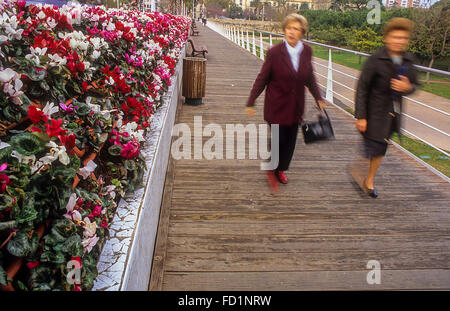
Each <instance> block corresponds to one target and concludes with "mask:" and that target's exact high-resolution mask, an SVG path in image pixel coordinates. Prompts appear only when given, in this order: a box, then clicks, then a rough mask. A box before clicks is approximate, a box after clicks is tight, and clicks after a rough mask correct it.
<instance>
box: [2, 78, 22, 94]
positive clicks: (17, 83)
mask: <svg viewBox="0 0 450 311" xmlns="http://www.w3.org/2000/svg"><path fill="white" fill-rule="evenodd" d="M22 86H23V82H22V80H20V79H19V78H18V77H17V76H16V77H15V78H14V85H13V84H12V83H11V82H7V83H5V85H4V86H3V92H5V93H8V94H9V96H11V97H17V96H20V95H22V94H23V92H22V91H21V90H20V89H21V88H22Z"/></svg>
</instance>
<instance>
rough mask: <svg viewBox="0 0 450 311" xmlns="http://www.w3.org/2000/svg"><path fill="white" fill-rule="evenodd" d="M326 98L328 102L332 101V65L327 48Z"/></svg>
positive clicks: (329, 50)
mask: <svg viewBox="0 0 450 311" xmlns="http://www.w3.org/2000/svg"><path fill="white" fill-rule="evenodd" d="M326 100H327V101H329V102H330V103H332V104H333V103H334V102H333V67H332V62H331V49H328V76H327V91H326Z"/></svg>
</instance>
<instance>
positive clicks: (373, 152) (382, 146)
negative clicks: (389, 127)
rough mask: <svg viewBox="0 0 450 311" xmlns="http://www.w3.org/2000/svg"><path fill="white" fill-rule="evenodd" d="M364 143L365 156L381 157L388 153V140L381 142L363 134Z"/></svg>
mask: <svg viewBox="0 0 450 311" xmlns="http://www.w3.org/2000/svg"><path fill="white" fill-rule="evenodd" d="M363 141H364V143H363V145H364V150H363V153H364V156H365V157H366V158H369V159H370V158H372V157H379V156H384V155H386V151H387V146H388V144H387V143H386V142H379V141H375V140H372V139H370V138H367V137H364V136H363Z"/></svg>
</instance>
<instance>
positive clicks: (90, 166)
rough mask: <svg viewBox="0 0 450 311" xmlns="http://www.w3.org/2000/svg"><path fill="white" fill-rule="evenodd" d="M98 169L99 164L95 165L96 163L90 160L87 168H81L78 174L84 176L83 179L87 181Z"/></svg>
mask: <svg viewBox="0 0 450 311" xmlns="http://www.w3.org/2000/svg"><path fill="white" fill-rule="evenodd" d="M96 167H97V164H95V163H94V161H92V160H90V161H89V162H88V163H87V164H86V166H85V167H83V168H80V169H79V170H78V173H79V174H80V175H81V176H83V179H86V178H88V177H89V175H91V173H92V172H93V171H94V170H95V168H96Z"/></svg>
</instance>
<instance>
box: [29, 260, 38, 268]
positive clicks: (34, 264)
mask: <svg viewBox="0 0 450 311" xmlns="http://www.w3.org/2000/svg"><path fill="white" fill-rule="evenodd" d="M37 266H39V261H37V260H36V261H30V262H28V263H27V267H28V269H33V268H36V267H37Z"/></svg>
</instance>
